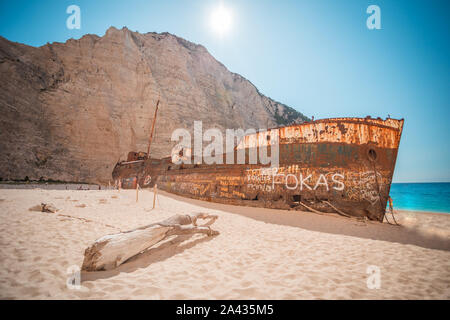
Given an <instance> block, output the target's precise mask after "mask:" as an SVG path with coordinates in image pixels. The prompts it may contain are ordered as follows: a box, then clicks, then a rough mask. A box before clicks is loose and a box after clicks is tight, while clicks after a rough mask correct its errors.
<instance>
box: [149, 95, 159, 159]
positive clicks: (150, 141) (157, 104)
mask: <svg viewBox="0 0 450 320" xmlns="http://www.w3.org/2000/svg"><path fill="white" fill-rule="evenodd" d="M158 106H159V99H158V102H157V103H156V109H155V116H154V117H153V124H152V131H151V132H150V139H149V140H148V148H147V158H150V146H151V145H152V139H153V131H154V130H155V122H156V115H157V113H158Z"/></svg>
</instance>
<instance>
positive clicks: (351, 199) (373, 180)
mask: <svg viewBox="0 0 450 320" xmlns="http://www.w3.org/2000/svg"><path fill="white" fill-rule="evenodd" d="M402 129H403V120H396V119H386V120H382V119H379V118H377V119H372V118H369V117H367V118H332V119H323V120H316V121H314V122H307V123H303V124H298V125H292V126H287V127H282V128H275V129H270V130H267V131H263V132H258V133H255V134H251V135H247V136H245V137H243V139H242V140H241V142H240V143H239V144H238V146H237V148H236V150H235V151H234V152H235V154H234V156H235V159H236V153H237V152H238V151H239V150H241V149H244V150H245V151H246V154H247V153H248V152H247V151H249V150H251V149H253V148H261V147H269V148H270V145H271V141H276V139H277V138H278V139H279V140H278V141H279V155H280V161H279V166H278V167H275V168H272V167H269V166H267V165H261V164H254V165H250V164H234V165H206V164H196V165H189V164H183V166H176V165H174V164H172V162H171V158H164V159H146V160H144V159H143V158H142V157H143V156H146V155H140V156H141V157H139V155H137V156H136V155H135V154H133V156H131V157H130V156H129V157H128V161H127V162H122V163H118V164H117V165H116V167H115V168H114V171H113V179H114V180H116V181H119V180H120V181H122V186H123V187H125V188H126V187H130V188H131V187H133V186H135V183H137V182H139V183H140V185H144V184H143V182H144V180H145V179H146V182H147V183H146V184H145V186H148V187H152V186H153V185H154V184H155V183H157V184H158V188H162V189H163V190H166V191H168V192H172V193H175V194H179V195H183V196H187V197H192V198H197V199H202V200H207V201H215V202H223V203H232V204H238V205H247V206H259V207H269V208H282V209H298V210H305V207H304V206H302V204H306V205H307V206H308V207H310V208H313V209H314V210H319V211H322V212H336V210H335V209H338V210H339V211H342V212H345V213H347V214H349V215H352V216H357V217H367V218H369V219H371V220H378V221H382V220H383V218H384V213H385V208H386V203H387V199H388V196H389V190H390V186H391V182H392V176H393V172H394V168H395V162H396V158H397V153H398V147H399V143H400V137H401V134H402ZM189 156H190V155H189ZM224 157H225V155H224ZM246 157H247V158H246V159H247V160H248V155H246ZM246 163H248V161H246ZM141 182H142V183H141ZM327 202H329V203H331V204H332V206H330V205H329V204H327ZM333 207H334V208H333Z"/></svg>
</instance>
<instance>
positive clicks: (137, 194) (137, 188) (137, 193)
mask: <svg viewBox="0 0 450 320" xmlns="http://www.w3.org/2000/svg"><path fill="white" fill-rule="evenodd" d="M138 201H139V183H136V202H138Z"/></svg>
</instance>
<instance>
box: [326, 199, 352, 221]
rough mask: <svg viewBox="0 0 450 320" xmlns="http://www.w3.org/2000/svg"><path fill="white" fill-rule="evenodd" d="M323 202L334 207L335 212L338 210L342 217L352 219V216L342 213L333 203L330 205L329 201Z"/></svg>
mask: <svg viewBox="0 0 450 320" xmlns="http://www.w3.org/2000/svg"><path fill="white" fill-rule="evenodd" d="M322 202H324V203H326V204H328V205H329V206H330V207H332V208H333V209H334V210H336V212H337V213H339V214H340V215H342V216H344V217H347V218H352V216H350V215H348V214H346V213H344V212H342V211H340V210H339V209H338V208H336V207H335V206H333V205H332V204H331V203H329V202H328V201H325V200H323V201H322Z"/></svg>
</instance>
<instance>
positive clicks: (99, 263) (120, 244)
mask: <svg viewBox="0 0 450 320" xmlns="http://www.w3.org/2000/svg"><path fill="white" fill-rule="evenodd" d="M199 219H206V220H208V221H207V222H206V223H204V224H203V225H201V226H199V225H198V224H197V220H199ZM216 219H217V216H215V215H209V214H205V213H198V214H194V215H175V216H172V217H170V218H168V219H166V220H164V221H161V222H157V223H153V224H150V225H148V226H145V227H140V228H137V229H134V230H130V231H127V232H122V233H118V234H113V235H107V236H104V237H102V238H100V239H98V240H96V241H95V242H94V243H93V244H92V245H91V246H90V247H88V248H87V249H86V250H85V252H84V261H83V266H82V268H81V269H82V270H84V271H101V270H111V269H114V268H116V267H118V266H120V265H121V264H122V263H124V262H125V261H127V260H128V259H130V258H132V257H134V256H135V255H137V254H139V253H141V252H143V251H145V250H147V249H149V248H150V247H152V246H154V245H156V244H158V243H160V242H161V241H163V240H165V239H167V238H168V237H170V236H174V235H186V234H195V233H203V234H206V235H208V236H215V235H218V234H219V232H218V231H215V230H212V229H211V228H210V225H211V224H213V223H214V222H215V221H216Z"/></svg>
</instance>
